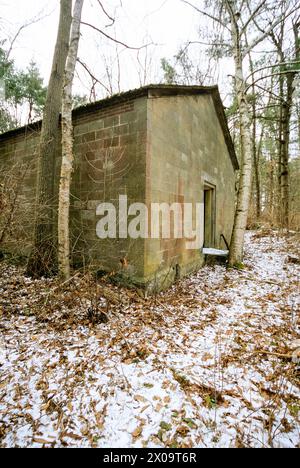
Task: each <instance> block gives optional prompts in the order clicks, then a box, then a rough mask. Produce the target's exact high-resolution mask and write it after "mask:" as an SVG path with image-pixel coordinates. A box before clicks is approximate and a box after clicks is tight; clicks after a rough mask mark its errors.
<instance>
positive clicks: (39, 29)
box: [0, 0, 230, 97]
mask: <svg viewBox="0 0 300 468" xmlns="http://www.w3.org/2000/svg"><path fill="white" fill-rule="evenodd" d="M0 5H1V13H0V17H1V30H2V31H1V36H2V37H3V36H4V37H10V38H12V37H13V36H14V34H15V33H16V31H17V30H18V28H19V27H20V26H21V25H24V24H26V23H27V22H29V21H30V20H32V19H33V18H35V17H42V19H41V20H40V21H38V22H36V23H35V24H32V25H31V26H28V27H27V28H25V29H24V30H23V31H22V33H21V34H20V36H19V38H18V40H17V41H16V43H15V45H14V49H13V53H12V57H13V58H14V59H15V61H16V64H17V66H18V67H20V68H26V66H27V65H28V64H29V62H30V61H31V60H34V61H36V62H37V64H38V66H39V68H40V70H41V74H42V76H43V77H44V79H45V83H46V82H47V80H48V77H49V72H50V69H51V60H52V54H53V49H54V44H55V39H56V33H57V25H58V15H59V0H25V1H24V0H0ZM103 5H105V8H106V9H107V11H108V12H109V13H110V14H111V15H112V16H115V17H116V23H115V25H114V26H113V27H111V28H109V27H108V28H107V27H105V26H106V25H107V24H108V22H109V21H108V19H107V18H106V17H105V15H104V14H103V12H102V11H101V9H100V7H99V4H98V2H97V0H85V4H84V10H83V21H85V22H89V23H92V24H93V25H95V26H97V27H101V28H102V29H103V30H104V31H105V32H107V33H108V34H110V35H112V36H115V37H117V38H118V39H119V40H120V41H123V42H126V43H127V44H129V45H132V46H135V47H137V46H141V45H143V44H146V43H149V42H153V43H155V44H157V45H156V46H153V47H150V48H148V50H147V58H146V57H145V50H142V51H141V52H140V53H139V56H137V52H133V51H132V52H130V51H127V50H124V47H122V46H120V47H119V52H120V61H121V77H120V84H121V89H122V90H126V89H130V88H135V87H138V86H140V85H142V84H144V81H146V82H148V83H149V82H158V81H159V80H160V79H161V76H162V73H161V69H160V59H161V58H162V57H168V58H170V57H172V56H173V55H174V54H175V53H176V51H177V50H178V47H179V46H180V45H181V44H182V43H183V42H186V41H188V40H195V39H197V38H198V33H197V31H198V30H199V27H200V24H201V27H202V28H203V27H205V23H203V19H202V20H201V18H200V16H199V15H198V14H197V13H196V12H195V11H194V10H193V9H192V8H190V7H188V6H187V5H185V4H183V3H182V2H181V0H106V1H105V0H104V1H103ZM201 21H202V23H200V22H201ZM115 48H116V45H115V44H114V43H110V42H109V41H107V40H106V39H105V38H103V36H100V35H99V34H98V33H97V32H95V31H92V30H91V29H90V28H87V27H85V26H82V38H81V44H80V51H79V57H80V58H81V59H82V60H83V61H84V62H85V63H86V64H87V65H88V67H89V68H90V69H91V70H92V71H93V73H94V74H95V76H97V78H99V79H101V80H103V82H104V83H107V76H106V71H105V66H106V65H107V68H108V69H109V70H110V69H111V67H112V66H113V67H114V68H113V81H114V91H117V87H118V86H117V81H118V76H117V75H118V74H117V64H116V53H115ZM144 64H146V66H144ZM143 68H145V69H146V78H145V77H144V72H143ZM77 70H78V72H79V75H78V76H77V80H76V84H75V91H76V92H79V93H80V94H89V89H90V84H91V83H90V80H89V77H88V76H87V74H86V73H85V72H84V70H83V69H82V68H81V67H80V66H78V67H77ZM226 73H227V71H226ZM228 73H230V70H229V71H228ZM97 91H98V95H97V97H102V96H101V92H100V91H101V89H100V88H99V87H98V88H97ZM99 93H100V96H99ZM102 93H103V95H105V94H106V92H105V90H104V89H102Z"/></svg>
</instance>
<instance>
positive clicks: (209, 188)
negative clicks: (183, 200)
mask: <svg viewBox="0 0 300 468" xmlns="http://www.w3.org/2000/svg"><path fill="white" fill-rule="evenodd" d="M215 219H216V189H215V187H214V186H213V185H210V184H205V185H204V246H203V247H215V224H216V223H215Z"/></svg>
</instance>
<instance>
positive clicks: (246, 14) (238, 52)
mask: <svg viewBox="0 0 300 468" xmlns="http://www.w3.org/2000/svg"><path fill="white" fill-rule="evenodd" d="M182 1H183V2H184V3H186V4H188V5H190V6H192V7H193V8H194V9H195V10H197V11H198V12H199V13H201V14H202V15H204V16H205V17H207V18H209V19H210V20H212V21H213V22H214V23H217V24H218V25H220V26H221V28H222V31H223V33H224V35H225V34H226V41H222V44H227V53H228V52H229V53H230V55H232V57H233V59H234V65H235V72H234V90H235V98H236V100H237V104H238V114H239V124H240V142H241V170H240V177H239V190H238V197H237V207H236V212H235V220H234V226H233V233H232V238H231V244H230V253H229V264H230V265H231V266H234V265H237V264H240V263H242V261H243V247H244V236H245V231H246V227H247V220H248V212H249V206H250V197H251V186H252V153H253V146H252V132H251V109H250V104H249V100H248V94H247V91H248V86H247V77H246V65H245V59H246V57H247V56H248V55H249V53H250V52H251V51H253V50H254V49H255V48H256V47H257V46H258V45H259V44H260V43H261V42H263V41H264V40H265V39H266V38H268V37H269V35H270V34H271V32H272V31H273V30H274V29H275V28H276V27H277V26H278V25H280V24H282V22H283V21H284V20H285V18H287V17H288V16H290V15H291V14H292V13H293V12H294V11H296V10H297V7H295V6H294V5H293V6H292V7H291V8H288V9H287V10H285V11H284V12H282V14H280V15H279V16H276V17H275V19H274V18H273V19H272V21H269V19H268V22H267V24H264V27H263V28H257V18H258V17H263V16H264V15H262V13H264V14H265V13H266V11H268V8H270V4H269V2H268V0H261V1H256V2H254V5H253V7H252V9H251V8H250V5H249V2H247V1H245V0H218V1H217V2H211V1H209V0H208V1H207V2H206V6H207V7H211V8H210V9H209V8H207V9H206V10H201V9H200V8H198V7H197V6H195V5H194V4H192V3H191V2H189V1H187V0H182ZM250 37H251V41H250V40H249V42H248V41H247V38H250ZM254 84H255V82H254V81H253V82H252V83H251V85H250V87H251V88H252V89H253V86H254Z"/></svg>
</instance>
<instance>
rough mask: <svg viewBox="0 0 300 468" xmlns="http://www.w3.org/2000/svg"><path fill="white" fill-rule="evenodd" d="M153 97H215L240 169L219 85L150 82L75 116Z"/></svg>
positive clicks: (18, 132)
mask: <svg viewBox="0 0 300 468" xmlns="http://www.w3.org/2000/svg"><path fill="white" fill-rule="evenodd" d="M149 94H151V95H152V97H155V96H157V97H162V96H176V95H183V94H184V95H201V94H209V95H211V96H212V98H213V102H214V105H215V109H216V113H217V116H218V119H219V122H220V125H221V128H222V130H223V133H224V138H225V141H226V145H227V149H228V152H229V155H230V159H231V162H232V165H233V167H234V169H235V170H238V169H239V163H238V160H237V156H236V153H235V149H234V145H233V141H232V138H231V135H230V131H229V128H228V123H227V117H226V115H225V111H224V106H223V103H222V100H221V96H220V92H219V87H218V86H217V85H215V86H198V85H196V86H185V85H167V84H150V85H147V86H144V87H142V88H138V89H133V90H129V91H125V92H124V93H120V94H115V95H113V96H109V97H107V98H105V99H101V100H100V101H97V102H94V103H91V104H86V105H84V106H80V107H78V108H77V109H74V110H73V112H72V115H73V118H76V117H80V116H81V115H84V114H85V113H87V112H88V113H91V112H94V111H95V112H96V111H98V110H101V109H105V108H107V107H110V106H113V105H116V104H120V103H122V102H124V101H127V100H128V99H137V98H139V97H143V96H147V97H148V96H149ZM41 125H42V120H39V121H37V122H34V123H33V124H29V125H25V126H23V127H19V128H16V129H13V130H9V131H7V132H5V133H2V134H0V142H1V141H5V140H6V139H9V138H12V137H14V136H17V135H21V134H22V133H24V134H26V133H27V132H37V131H39V130H40V128H41Z"/></svg>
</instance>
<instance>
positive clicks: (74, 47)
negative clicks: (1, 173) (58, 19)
mask: <svg viewBox="0 0 300 468" xmlns="http://www.w3.org/2000/svg"><path fill="white" fill-rule="evenodd" d="M83 2H84V0H76V2H75V6H74V14H73V22H72V30H71V38H70V47H69V53H68V58H67V64H66V71H65V78H64V86H63V98H62V164H61V174H60V187H59V208H58V267H59V275H60V277H61V278H62V279H63V280H64V281H66V280H68V279H69V278H70V232H69V212H70V188H71V180H72V172H73V161H74V154H73V124H72V87H73V80H74V73H75V67H76V60H77V55H78V46H79V40H80V20H81V13H82V7H83Z"/></svg>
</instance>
